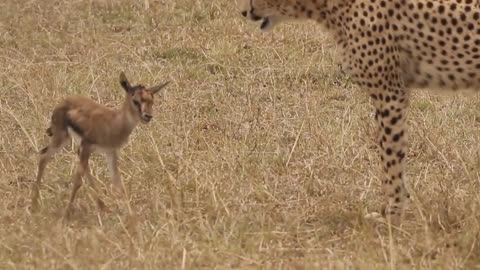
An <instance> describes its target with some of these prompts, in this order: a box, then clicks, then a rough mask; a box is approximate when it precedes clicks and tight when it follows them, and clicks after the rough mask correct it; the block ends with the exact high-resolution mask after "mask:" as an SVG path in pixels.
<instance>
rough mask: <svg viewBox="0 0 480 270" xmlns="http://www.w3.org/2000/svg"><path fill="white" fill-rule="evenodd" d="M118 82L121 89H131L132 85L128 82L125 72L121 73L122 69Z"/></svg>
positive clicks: (128, 90)
mask: <svg viewBox="0 0 480 270" xmlns="http://www.w3.org/2000/svg"><path fill="white" fill-rule="evenodd" d="M120 84H121V85H122V87H123V89H125V91H127V92H130V91H131V89H132V86H131V85H130V83H129V82H128V80H127V77H126V76H125V73H123V71H122V72H121V73H120Z"/></svg>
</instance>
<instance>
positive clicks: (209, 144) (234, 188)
mask: <svg viewBox="0 0 480 270" xmlns="http://www.w3.org/2000/svg"><path fill="white" fill-rule="evenodd" d="M145 4H146V3H145V2H144V1H127V0H121V1H120V0H119V1H113V0H98V1H97V0H95V1H86V0H72V1H71V0H68V1H67V0H56V1H50V0H30V1H26V0H4V1H2V2H1V3H0V35H1V36H0V44H1V45H0V85H1V90H0V133H1V136H0V195H1V197H0V204H1V206H0V210H1V212H0V221H1V226H0V239H1V242H0V268H1V269H33V268H35V269H182V268H185V269H198V268H203V269H230V268H241V269H256V268H272V269H312V268H317V269H346V268H349V269H350V268H354V269H385V268H397V269H411V268H415V269H423V268H432V269H455V268H469V269H472V268H474V267H475V266H478V265H480V257H479V255H480V249H479V248H480V243H479V242H478V241H477V240H478V238H479V236H478V232H479V230H480V218H479V217H478V212H477V209H478V208H479V206H480V204H479V197H478V194H479V193H478V190H480V187H479V185H480V183H479V181H478V180H479V169H480V156H479V150H480V147H479V142H480V132H479V129H480V111H479V105H480V99H479V98H478V96H477V95H472V94H470V95H465V94H450V95H444V94H442V95H438V94H434V93H433V92H425V91H424V92H415V94H414V95H413V99H412V104H411V108H412V109H411V113H410V120H409V123H410V127H411V128H410V130H411V133H410V138H411V148H410V149H411V150H410V154H409V160H408V176H409V186H410V188H411V189H412V191H413V197H414V199H415V201H414V203H413V204H412V205H411V207H410V209H411V211H410V213H409V215H408V217H407V221H406V222H405V223H404V224H403V226H402V227H401V228H400V229H396V228H392V230H391V231H389V230H388V228H387V227H386V226H382V225H379V224H376V223H372V222H370V221H368V220H365V219H364V218H363V215H364V214H365V213H367V212H369V211H374V210H377V209H378V208H377V207H379V206H380V202H381V200H380V197H379V195H380V192H379V190H380V181H379V179H378V175H379V172H380V170H379V166H378V157H377V154H376V148H375V144H374V137H375V134H374V133H375V126H374V122H373V118H372V111H373V109H372V107H371V105H370V103H369V100H368V98H367V96H366V94H365V93H363V92H362V91H361V89H358V88H357V87H355V86H354V85H352V84H351V83H350V82H349V80H348V77H345V76H344V75H342V73H341V72H340V71H339V68H338V66H337V64H336V63H335V61H334V60H335V59H334V53H335V46H334V44H333V42H332V40H331V39H330V38H329V37H328V36H326V35H325V33H322V31H321V29H320V28H319V27H317V26H315V25H314V24H311V23H306V24H289V25H283V26H280V27H278V28H277V29H276V30H275V31H274V32H273V33H269V34H262V33H260V32H259V30H258V25H256V24H253V23H247V22H246V21H244V20H243V18H241V17H240V16H239V10H238V9H237V8H236V7H235V3H234V1H221V0H215V1H201V0H177V1H169V0H158V1H150V2H149V6H146V5H145ZM122 70H124V71H125V72H126V73H127V75H128V77H129V78H130V80H131V81H133V82H142V83H145V84H154V83H157V82H161V81H164V80H167V79H168V80H171V81H172V84H171V85H170V86H169V87H168V88H167V90H166V91H165V92H164V93H163V95H162V96H161V97H160V98H158V99H157V104H156V106H155V109H156V115H155V118H154V121H153V122H152V123H150V124H149V125H142V126H140V127H139V128H138V129H137V130H135V132H134V134H133V135H132V137H131V140H130V143H129V144H128V145H127V146H126V147H125V148H124V149H123V151H122V156H121V172H122V176H123V179H124V182H125V186H126V187H127V190H128V192H129V205H130V207H131V211H132V212H133V213H134V214H129V211H128V210H127V209H128V208H127V207H126V205H125V203H122V202H119V201H117V200H116V199H115V197H114V196H111V194H110V193H109V189H110V188H109V187H110V179H109V175H108V173H107V170H106V166H105V161H104V159H103V157H102V156H100V155H96V156H95V158H94V159H93V162H92V163H93V164H92V169H93V173H94V175H95V176H96V177H97V178H98V179H99V181H100V182H101V183H103V186H102V190H104V191H105V198H106V199H105V200H106V203H107V204H108V205H109V207H110V208H111V209H112V212H111V213H98V211H97V210H96V207H95V203H94V202H93V200H92V196H91V192H90V191H89V189H88V188H86V186H84V187H83V188H82V189H81V191H80V193H79V197H78V200H77V205H76V211H75V214H74V216H73V218H72V219H70V220H62V214H63V210H64V207H65V206H66V204H67V198H68V195H69V193H70V188H71V181H70V178H71V175H72V172H73V169H74V164H73V161H75V160H76V157H75V152H74V149H73V148H72V146H69V147H67V148H66V149H65V150H64V151H63V152H62V153H61V154H59V155H57V156H56V158H55V159H54V161H53V162H51V163H50V164H49V166H48V169H47V174H46V177H45V179H44V180H45V181H44V185H43V187H42V204H41V210H40V211H39V212H38V213H34V214H32V213H31V212H30V209H29V204H30V198H29V196H30V187H31V183H32V181H33V179H34V177H35V172H36V166H37V151H38V150H39V149H40V148H41V147H42V146H44V145H45V144H46V143H47V141H48V138H47V136H46V135H45V129H46V128H47V126H48V121H49V118H50V112H51V110H52V108H53V107H54V105H55V104H56V103H57V102H59V101H60V100H61V99H62V98H63V97H64V96H66V95H71V94H81V95H87V96H90V97H92V98H93V99H95V100H98V101H99V102H101V103H103V104H109V105H112V106H114V105H118V104H120V103H121V101H122V98H123V95H124V93H123V90H122V89H121V88H120V86H119V84H118V74H119V72H120V71H122Z"/></svg>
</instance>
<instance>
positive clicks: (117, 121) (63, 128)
mask: <svg viewBox="0 0 480 270" xmlns="http://www.w3.org/2000/svg"><path fill="white" fill-rule="evenodd" d="M120 84H121V85H122V87H123V88H124V89H125V92H126V93H125V101H124V103H123V105H122V106H121V107H120V108H119V109H117V110H112V109H109V108H107V107H105V106H103V105H100V104H98V103H95V102H94V101H92V100H91V99H89V98H86V97H81V96H71V97H67V98H66V99H65V100H63V102H62V103H60V104H59V105H58V106H57V107H56V108H55V109H54V110H53V115H52V119H51V123H50V127H49V128H48V129H47V134H48V135H49V136H50V137H51V141H50V144H49V145H48V146H47V147H45V148H43V149H42V150H40V161H39V164H38V174H37V179H36V182H35V184H34V188H33V192H32V208H33V209H35V208H37V207H38V197H39V193H40V191H39V190H40V185H41V182H42V177H43V174H44V171H45V167H46V166H47V163H48V162H49V161H50V160H51V158H52V156H53V155H54V154H55V153H56V152H57V151H59V150H60V149H61V148H62V147H63V146H64V145H65V143H66V142H68V141H69V138H70V135H71V134H74V135H76V137H79V138H80V143H79V144H80V145H79V150H78V155H79V158H80V160H79V164H78V166H77V169H76V172H75V174H74V176H73V189H72V194H71V196H70V201H69V203H68V206H67V209H66V214H67V215H68V214H69V213H70V212H71V210H72V205H73V202H74V200H75V195H76V193H77V191H78V189H79V188H80V186H81V185H82V177H83V176H84V175H86V176H87V179H88V180H89V182H90V185H91V186H92V188H93V190H94V191H95V193H96V200H97V204H98V206H99V207H100V208H104V203H103V201H102V200H101V199H100V198H99V197H98V195H97V189H96V187H95V184H94V179H93V176H92V175H91V173H90V168H89V165H88V159H89V158H90V155H91V154H92V153H93V152H94V151H95V149H99V150H102V151H104V152H105V153H106V156H107V160H108V165H109V169H110V174H111V176H112V181H113V182H112V184H113V189H114V190H115V191H117V192H121V193H123V192H124V190H123V185H122V182H121V178H120V172H119V170H118V163H117V162H118V161H117V160H118V151H119V149H120V147H121V146H123V145H124V144H125V143H127V141H128V137H129V135H130V134H131V133H132V131H133V129H134V128H135V127H136V126H137V125H138V123H139V122H142V123H145V124H146V123H148V122H150V120H151V119H152V112H153V109H152V106H153V100H154V95H155V94H156V93H158V92H159V91H160V90H161V89H162V88H163V87H165V86H166V85H167V84H168V82H166V83H164V84H161V85H158V86H154V87H150V88H146V87H144V86H143V85H136V86H131V85H130V83H129V82H128V80H127V78H126V77H125V74H124V73H123V72H122V73H121V74H120Z"/></svg>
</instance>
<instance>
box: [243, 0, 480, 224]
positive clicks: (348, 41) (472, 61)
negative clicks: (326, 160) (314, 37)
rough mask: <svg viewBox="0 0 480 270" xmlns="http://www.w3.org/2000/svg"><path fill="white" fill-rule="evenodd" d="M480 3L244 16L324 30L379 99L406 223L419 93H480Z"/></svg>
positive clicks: (264, 2) (372, 5)
mask: <svg viewBox="0 0 480 270" xmlns="http://www.w3.org/2000/svg"><path fill="white" fill-rule="evenodd" d="M479 2H480V1H479V0H476V1H473V0H245V1H244V2H243V10H242V15H243V16H245V17H248V18H250V19H251V20H254V21H261V26H260V27H261V29H263V30H269V29H272V28H273V27H274V26H275V25H277V24H278V23H280V22H282V21H285V20H301V19H305V20H308V19H311V20H315V21H317V22H318V23H320V24H321V25H323V26H324V27H325V28H326V29H327V31H329V32H330V33H331V34H332V35H333V37H334V38H335V40H336V43H337V44H338V45H339V47H340V48H341V49H342V50H343V52H342V53H340V54H339V56H341V57H342V56H343V57H342V59H341V63H342V64H343V69H344V70H345V71H347V72H348V73H349V74H350V76H351V77H352V79H353V80H354V81H355V82H356V83H357V84H358V85H360V86H361V87H362V88H363V89H364V90H365V91H366V92H367V93H368V94H369V96H370V97H371V100H372V101H373V105H374V106H375V109H376V114H375V115H376V117H375V119H376V122H377V124H378V139H377V140H378V145H379V149H380V159H381V162H382V167H383V171H384V176H383V177H382V189H383V191H384V193H385V195H386V202H385V204H386V205H385V208H384V214H385V215H386V217H387V218H389V219H390V220H393V219H395V220H399V218H400V217H401V216H402V214H403V210H404V208H405V205H406V203H407V202H408V200H409V198H410V195H409V193H408V191H407V189H406V186H405V169H404V168H405V159H406V156H407V146H408V145H407V125H406V119H407V110H408V103H409V99H410V92H411V90H410V89H412V88H426V87H429V88H433V89H450V90H458V89H473V90H480V4H479Z"/></svg>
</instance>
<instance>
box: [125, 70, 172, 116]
mask: <svg viewBox="0 0 480 270" xmlns="http://www.w3.org/2000/svg"><path fill="white" fill-rule="evenodd" d="M168 83H169V82H165V83H163V84H160V85H156V86H152V87H148V88H147V87H145V86H143V85H141V84H139V85H135V86H132V85H131V84H130V83H129V82H128V80H127V77H126V76H125V74H124V73H123V72H121V73H120V84H121V85H122V87H123V89H125V91H126V92H127V102H128V103H129V105H130V106H131V108H132V109H133V111H135V112H136V113H137V115H138V117H139V119H140V121H141V122H142V123H144V124H146V123H148V122H150V120H152V117H153V101H154V95H155V94H156V93H158V92H160V90H162V88H164V87H165V86H167V84H168Z"/></svg>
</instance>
